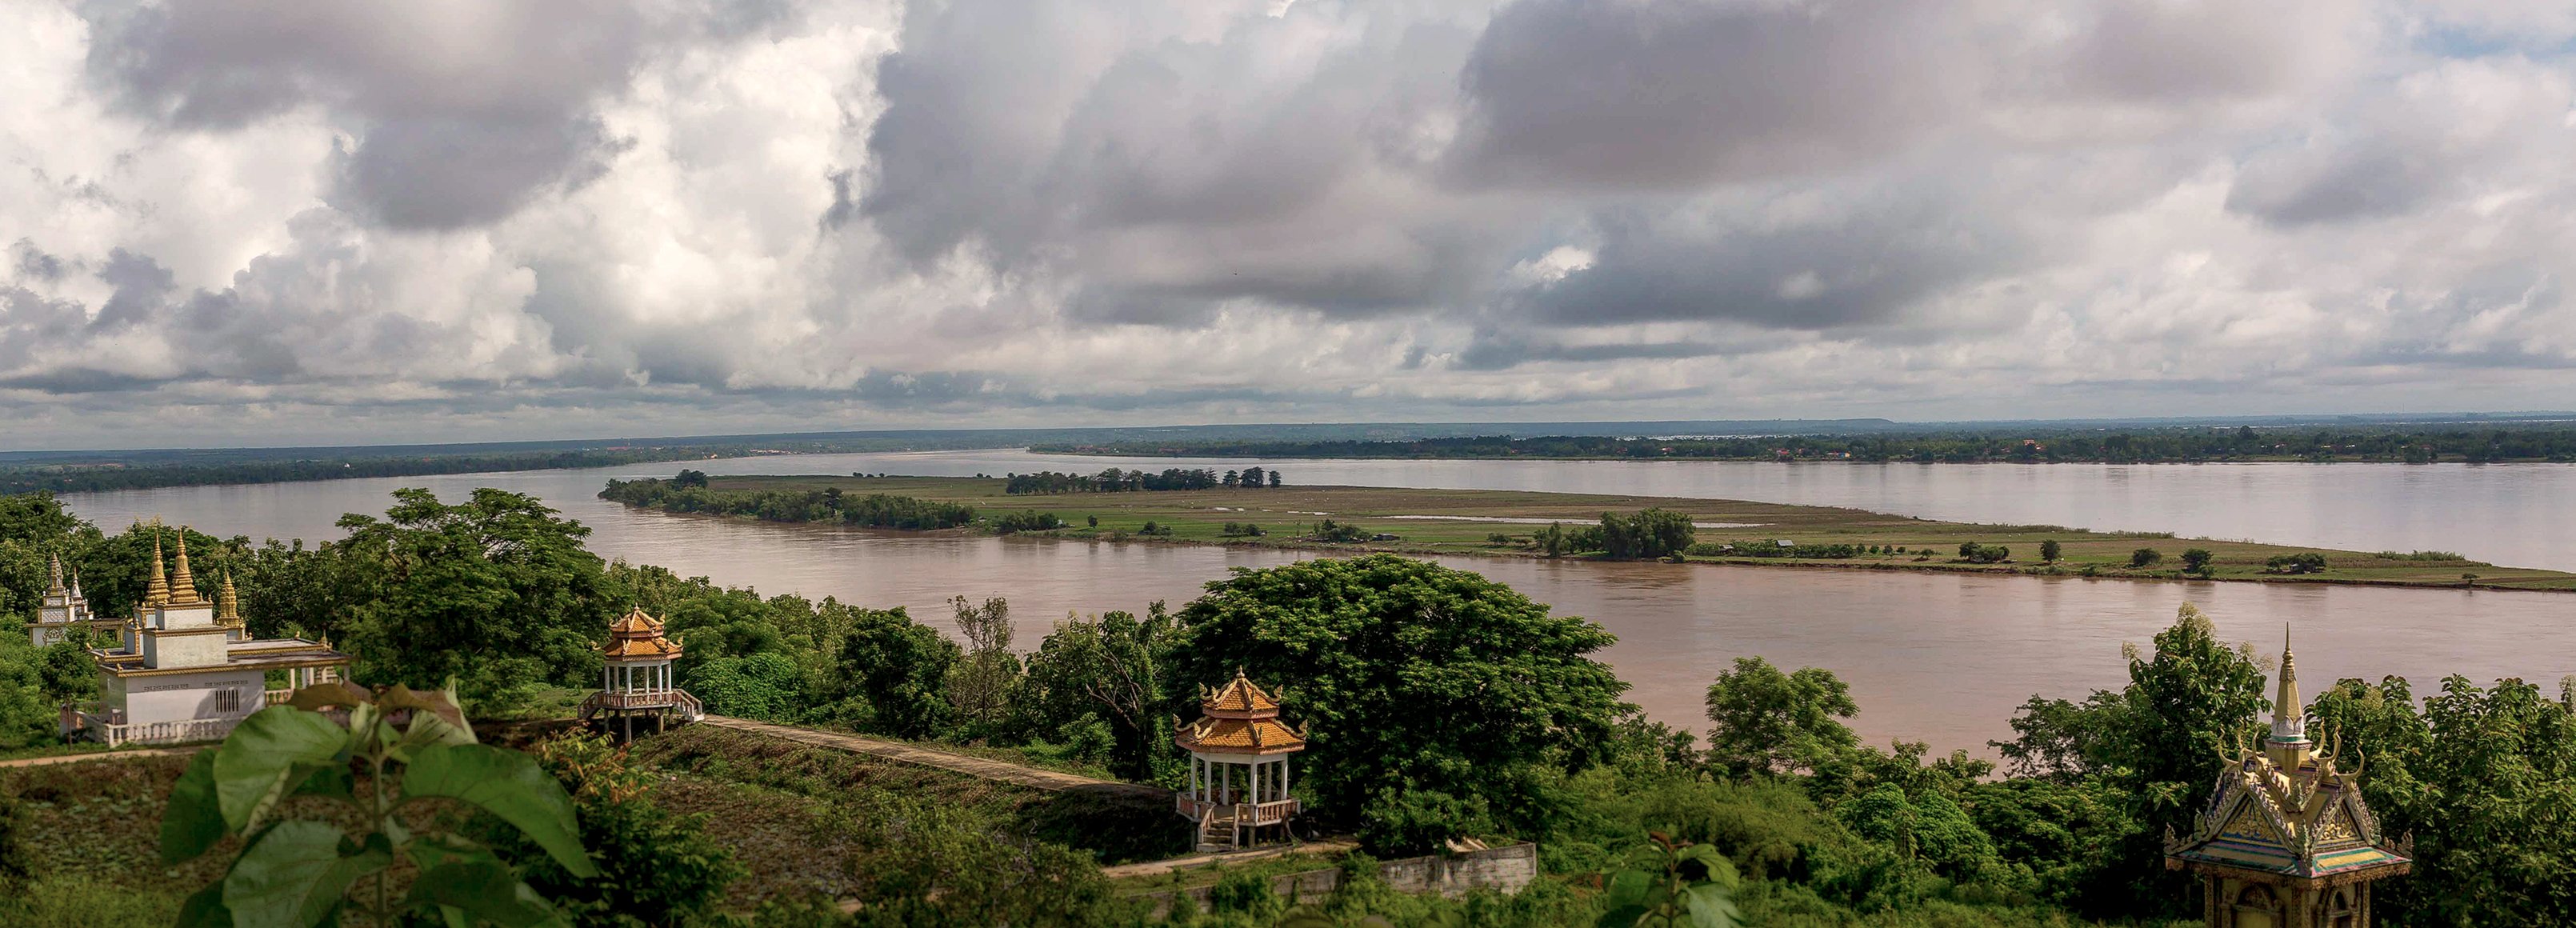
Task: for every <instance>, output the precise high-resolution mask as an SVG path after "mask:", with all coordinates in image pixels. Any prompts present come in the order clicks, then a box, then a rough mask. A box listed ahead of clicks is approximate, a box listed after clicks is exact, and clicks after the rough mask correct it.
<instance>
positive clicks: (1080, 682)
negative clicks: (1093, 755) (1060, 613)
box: [1022, 602, 1173, 780]
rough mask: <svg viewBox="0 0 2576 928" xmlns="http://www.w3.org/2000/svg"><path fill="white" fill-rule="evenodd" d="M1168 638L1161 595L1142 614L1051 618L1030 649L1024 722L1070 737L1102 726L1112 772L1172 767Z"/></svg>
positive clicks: (1144, 773)
mask: <svg viewBox="0 0 2576 928" xmlns="http://www.w3.org/2000/svg"><path fill="white" fill-rule="evenodd" d="M1172 637H1173V623H1172V618H1171V616H1170V615H1169V614H1166V613H1165V612H1164V611H1163V604H1162V603H1160V602H1157V603H1155V604H1154V605H1153V606H1152V607H1151V608H1149V609H1147V610H1146V611H1145V615H1143V616H1142V617H1139V616H1137V615H1135V614H1133V613H1127V612H1110V613H1105V614H1103V615H1101V616H1100V617H1099V618H1097V619H1068V620H1066V621H1065V622H1063V623H1062V624H1059V625H1057V626H1056V627H1055V631H1054V632H1052V633H1050V634H1048V635H1047V637H1046V640H1045V641H1044V642H1042V643H1040V644H1039V645H1038V650H1037V653H1035V654H1031V655H1029V672H1028V681H1027V684H1026V690H1025V693H1026V697H1025V698H1024V699H1023V701H1022V705H1023V710H1024V714H1025V715H1026V716H1027V719H1028V721H1029V722H1030V723H1031V724H1030V727H1031V728H1033V729H1035V730H1036V731H1038V732H1039V733H1041V734H1043V735H1047V736H1051V737H1057V738H1061V739H1064V740H1073V736H1074V734H1075V733H1076V732H1078V731H1079V730H1080V729H1081V728H1082V727H1083V726H1085V725H1088V724H1091V723H1094V722H1097V723H1099V724H1104V725H1107V726H1108V728H1109V733H1110V748H1109V769H1110V770H1111V772H1114V773H1116V774H1118V775H1119V776H1122V777H1126V778H1129V779H1135V780H1153V779H1158V778H1159V777H1160V775H1161V773H1162V772H1163V769H1164V768H1167V767H1171V766H1172V764H1170V763H1169V761H1170V759H1171V752H1170V750H1169V749H1168V748H1167V746H1166V745H1167V744H1168V742H1169V741H1170V740H1171V737H1172V724H1171V715H1170V712H1169V711H1168V709H1169V707H1168V703H1167V701H1166V700H1165V698H1164V687H1163V678H1162V670H1163V668H1162V663H1163V661H1165V660H1166V659H1167V655H1168V652H1169V651H1170V650H1171V642H1172ZM1157 761H1161V762H1162V763H1161V764H1159V765H1158V764H1157Z"/></svg>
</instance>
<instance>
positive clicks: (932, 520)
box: [599, 477, 975, 531]
mask: <svg viewBox="0 0 2576 928" xmlns="http://www.w3.org/2000/svg"><path fill="white" fill-rule="evenodd" d="M599 498H601V499H604V500H609V501H611V502H618V503H625V504H626V505H629V506H641V507H644V508H647V509H659V510H662V511H664V512H703V513H711V514H715V515H728V516H751V517H754V518H759V519H765V520H768V521H771V522H838V523H841V524H843V525H855V526H861V527H866V528H892V529H905V530H911V531H927V530H930V529H942V528H956V527H958V526H961V525H965V524H967V523H970V522H973V521H975V509H974V507H972V506H965V505H961V504H957V503H941V502H932V501H929V500H921V499H914V498H912V497H909V496H890V495H887V494H883V493H875V494H870V495H868V496H863V497H858V498H855V499H853V498H850V497H847V496H844V495H842V494H841V491H840V489H839V488H837V487H835V488H831V489H826V490H810V491H804V492H789V491H783V490H717V489H711V488H708V487H704V486H693V487H684V486H680V485H679V484H678V483H675V482H673V481H669V480H660V479H655V478H650V477H647V478H644V479H641V480H611V481H609V482H608V486H607V488H605V489H602V490H600V491H599Z"/></svg>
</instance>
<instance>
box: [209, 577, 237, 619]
mask: <svg viewBox="0 0 2576 928" xmlns="http://www.w3.org/2000/svg"><path fill="white" fill-rule="evenodd" d="M215 621H217V622H221V623H223V624H225V625H240V624H242V617H241V596H240V595H239V594H236V593H234V592H233V572H232V570H230V569H229V568H227V569H226V570H225V571H224V585H223V588H222V589H219V590H216V591H215Z"/></svg>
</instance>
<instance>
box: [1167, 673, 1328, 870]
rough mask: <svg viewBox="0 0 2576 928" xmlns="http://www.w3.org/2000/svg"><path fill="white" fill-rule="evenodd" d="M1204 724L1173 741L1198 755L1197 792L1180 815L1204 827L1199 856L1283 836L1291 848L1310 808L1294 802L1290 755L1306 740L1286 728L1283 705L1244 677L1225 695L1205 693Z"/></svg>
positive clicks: (1237, 676) (1182, 798)
mask: <svg viewBox="0 0 2576 928" xmlns="http://www.w3.org/2000/svg"><path fill="white" fill-rule="evenodd" d="M1199 693H1200V698H1199V711H1200V713H1201V715H1200V717H1199V719H1198V721H1195V722H1191V723H1189V724H1187V725H1183V726H1180V728H1179V730H1178V731H1177V732H1175V733H1174V735H1173V738H1172V741H1173V743H1175V744H1178V745H1180V746H1181V750H1184V751H1188V752H1189V753H1190V783H1189V790H1188V791H1187V792H1185V793H1183V794H1181V795H1179V796H1176V797H1174V799H1173V803H1174V806H1175V807H1176V809H1177V810H1178V811H1179V812H1180V813H1181V814H1182V815H1184V816H1187V817H1188V818H1189V819H1190V821H1192V822H1194V823H1196V824H1197V825H1198V840H1197V845H1198V850H1200V851H1203V852H1204V851H1231V850H1237V849H1240V848H1245V847H1249V846H1251V845H1252V844H1253V843H1256V842H1259V841H1260V840H1261V839H1262V838H1264V837H1267V836H1271V835H1276V836H1277V837H1278V838H1279V839H1281V840H1287V839H1288V838H1289V837H1290V835H1289V833H1288V824H1289V821H1290V820H1291V819H1293V818H1295V817H1296V815H1297V813H1298V812H1299V811H1301V809H1302V806H1300V805H1299V804H1298V802H1297V799H1296V797H1293V796H1290V795H1289V794H1288V755H1290V754H1294V753H1297V752H1299V751H1303V750H1305V749H1306V738H1305V736H1304V735H1303V734H1302V733H1300V732H1298V731H1295V730H1292V729H1290V728H1289V727H1288V726H1287V725H1286V724H1285V723H1283V722H1281V721H1279V703H1278V701H1276V700H1273V699H1271V698H1270V694H1269V693H1265V692H1262V690H1261V687H1259V686H1257V685H1254V684H1253V682H1252V681H1251V680H1248V679H1245V678H1244V676H1243V671H1241V670H1236V671H1235V672H1234V679H1233V680H1231V681H1228V682H1227V683H1226V685H1225V688H1223V689H1220V690H1217V691H1215V692H1213V693H1211V692H1208V690H1207V688H1206V687H1200V688H1199Z"/></svg>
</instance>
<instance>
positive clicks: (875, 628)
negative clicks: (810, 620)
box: [834, 607, 962, 739]
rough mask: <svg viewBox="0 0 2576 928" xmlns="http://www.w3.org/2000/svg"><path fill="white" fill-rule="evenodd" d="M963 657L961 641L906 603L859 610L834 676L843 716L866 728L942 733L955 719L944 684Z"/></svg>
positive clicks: (915, 734) (908, 734) (900, 733)
mask: <svg viewBox="0 0 2576 928" xmlns="http://www.w3.org/2000/svg"><path fill="white" fill-rule="evenodd" d="M961 657H962V652H961V651H959V649H958V647H957V643H956V642H953V641H950V640H948V639H947V638H945V637H942V636H941V635H940V634H939V631H938V630H937V629H934V628H931V627H929V626H926V625H922V624H920V623H918V622H914V621H913V620H912V617H911V616H910V615H907V614H905V613H904V611H903V609H902V608H900V607H898V608H894V609H863V610H857V611H856V612H855V615H854V621H853V622H852V625H851V630H850V633H849V636H848V637H847V638H845V639H843V641H842V643H841V653H840V666H839V671H838V673H836V674H835V675H834V676H835V679H836V681H837V685H838V686H839V687H840V691H839V692H838V693H836V694H835V695H837V696H838V697H839V699H838V700H837V701H838V702H839V705H840V708H839V710H838V711H839V714H840V715H841V717H842V718H843V719H844V720H845V721H847V722H849V723H850V725H851V726H852V727H855V728H858V729H860V730H862V731H872V732H877V733H879V734H886V735H893V736H895V737H897V738H915V739H919V738H932V737H937V736H938V735H940V734H942V733H944V732H946V731H947V730H948V728H949V726H950V725H951V723H952V721H953V719H954V718H955V710H954V708H953V707H952V706H950V705H949V703H948V696H947V693H946V691H945V690H944V689H943V687H944V685H945V683H946V682H947V679H948V672H949V669H950V668H952V667H955V666H956V665H957V662H958V660H959V659H960V658H961Z"/></svg>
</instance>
